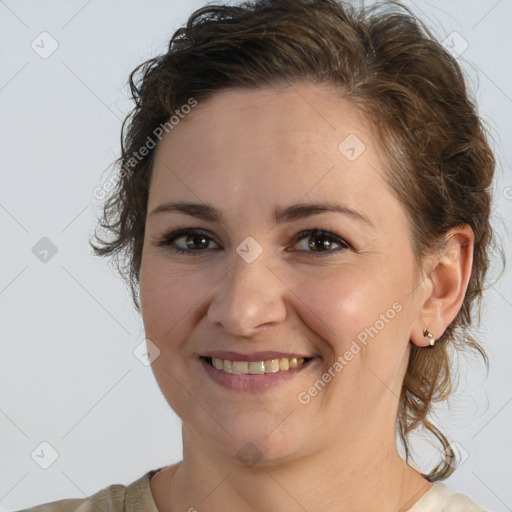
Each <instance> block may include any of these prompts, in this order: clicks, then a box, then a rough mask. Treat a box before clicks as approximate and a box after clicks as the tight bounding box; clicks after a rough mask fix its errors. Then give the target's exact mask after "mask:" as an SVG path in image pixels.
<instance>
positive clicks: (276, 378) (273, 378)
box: [199, 357, 313, 391]
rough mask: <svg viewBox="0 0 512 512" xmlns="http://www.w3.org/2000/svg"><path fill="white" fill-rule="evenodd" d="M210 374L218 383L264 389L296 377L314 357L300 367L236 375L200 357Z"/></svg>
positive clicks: (243, 388)
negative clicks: (219, 368)
mask: <svg viewBox="0 0 512 512" xmlns="http://www.w3.org/2000/svg"><path fill="white" fill-rule="evenodd" d="M199 361H200V363H201V365H202V366H203V368H204V369H205V371H206V373H207V374H208V376H209V377H210V378H211V379H212V380H213V381H215V382H216V383H217V384H219V385H221V386H223V387H225V388H228V389H238V390H240V391H264V390H265V389H268V388H272V387H274V386H277V385H279V384H282V383H284V382H287V381H289V380H291V379H293V378H295V377H296V376H297V375H298V374H299V373H301V372H302V371H304V370H305V369H307V368H308V367H309V366H310V364H311V363H312V362H313V359H310V360H308V361H306V362H305V363H304V364H303V365H302V366H301V367H300V368H294V369H290V370H286V371H280V372H276V373H264V374H262V375H249V374H245V375H236V374H234V373H227V372H224V371H222V370H217V369H216V368H214V367H213V366H211V365H210V363H208V362H207V361H206V359H204V358H202V357H201V358H200V359H199Z"/></svg>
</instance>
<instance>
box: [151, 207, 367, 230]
mask: <svg viewBox="0 0 512 512" xmlns="http://www.w3.org/2000/svg"><path fill="white" fill-rule="evenodd" d="M164 212H178V213H184V214H186V215H190V216H192V217H197V218H199V219H202V220H206V221H210V222H218V223H221V224H224V223H225V221H224V216H223V215H222V213H221V211H220V210H218V209H217V208H214V207H213V206H210V205H208V204H203V203H186V202H174V203H163V204H161V205H159V206H157V207H156V208H154V209H153V210H152V211H151V213H150V214H149V215H150V216H153V215H156V214H158V213H164ZM325 212H334V213H342V214H344V215H348V216H350V217H352V218H353V219H355V220H358V221H361V222H364V223H366V224H368V225H369V226H372V227H374V226H373V223H372V221H371V220H370V219H369V218H368V217H367V216H366V215H364V214H363V213H361V212H358V211H357V210H353V209H351V208H348V207H346V206H343V205H340V204H337V203H330V202H328V203H321V204H318V203H297V204H293V205H291V206H286V207H282V208H276V209H275V210H274V212H273V219H274V221H275V222H276V223H282V222H291V221H294V220H301V219H305V218H307V217H311V216H312V215H316V214H319V213H325Z"/></svg>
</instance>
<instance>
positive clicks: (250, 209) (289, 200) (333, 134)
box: [140, 85, 421, 464]
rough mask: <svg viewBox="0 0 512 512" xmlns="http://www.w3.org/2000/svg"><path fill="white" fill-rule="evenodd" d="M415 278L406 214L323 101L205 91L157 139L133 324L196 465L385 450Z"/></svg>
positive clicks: (344, 120) (333, 103)
mask: <svg viewBox="0 0 512 512" xmlns="http://www.w3.org/2000/svg"><path fill="white" fill-rule="evenodd" d="M176 203H179V204H180V205H181V206H177V205H176ZM173 204H174V206H173ZM299 205H300V206H299ZM312 205H317V206H315V207H313V206H312ZM315 229H317V230H319V232H316V233H314V232H313V230H315ZM178 230H182V231H180V232H179V234H177V235H176V232H177V231H178ZM189 230H190V231H189ZM179 251H184V252H179ZM415 275H416V274H415V267H414V259H413V251H412V246H411V242H410V230H409V227H408V219H407V216H406V213H405V211H404V209H403V207H402V205H401V204H400V202H399V201H398V200H397V199H396V198H395V196H394V195H393V193H392V191H391V189H390V188H389V186H388V185H387V183H386V182H385V180H384V170H383V166H382V163H381V161H380V159H379V157H378V154H377V148H376V145H375V143H374V142H373V141H372V139H371V137H370V132H369V130H368V127H367V125H366V124H365V120H364V118H363V116H362V115H361V114H360V112H359V111H358V110H357V109H356V108H355V107H354V106H353V105H351V104H350V103H348V102H347V101H345V100H341V99H339V98H337V97H336V95H335V92H334V90H333V89H330V88H328V87H326V86H319V85H298V86H296V87H294V88H288V89H285V90H280V91H277V90H274V89H270V88H268V89H258V90H250V91H249V90H233V89H232V90H226V91H222V92H219V93H217V94H215V95H214V96H212V97H211V98H210V99H208V100H206V101H204V102H202V103H201V102H200V103H199V104H198V105H197V107H195V108H194V109H193V110H192V112H191V113H190V114H188V116H187V117H185V118H184V119H181V120H180V122H179V124H177V125H176V126H174V128H173V129H172V131H170V132H169V133H168V134H166V135H165V136H164V137H163V139H162V141H161V142H160V144H159V146H158V151H157V155H156V160H155V164H154V173H153V177H152V182H151V186H150V194H149V204H148V216H147V224H146V233H145V239H144V249H143V257H142V265H141V272H140V293H141V305H142V315H143V321H144V326H145V331H146V338H147V339H149V340H150V341H151V343H152V344H154V345H156V346H157V347H158V349H159V350H160V353H159V355H158V357H156V359H155V360H154V361H153V363H152V368H153V371H154V374H155V377H156V379H157V382H158V385H159V386H160V389H161V390H162V393H163V394H164V396H165V398H166V400H167V401H168V403H169V404H170V405H171V407H172V408H173V409H174V410H175V411H176V413H177V414H178V415H179V416H180V417H181V419H182V421H183V426H184V435H185V442H186V443H189V444H190V445H193V446H194V447H195V448H196V449H200V450H202V452H203V453H210V454H212V453H215V454H217V455H218V454H222V455H224V456H228V457H236V456H238V458H239V459H240V460H241V463H242V462H244V461H246V462H247V460H248V459H250V460H256V459H259V458H260V457H261V458H262V459H261V461H260V464H264V463H269V464H271V463H275V461H279V460H281V461H284V460H291V459H293V458H296V457H301V456H306V455H311V454H312V453H319V452H321V451H322V450H331V449H333V448H335V447H338V448H343V447H347V446H348V444H352V443H354V441H355V440H356V439H357V438H358V437H360V438H364V439H365V440H366V443H370V444H372V443H374V444H375V445H376V446H378V445H379V443H381V442H382V439H383V436H384V437H386V438H393V439H394V435H395V418H396V409H397V405H398V397H399V395H400V389H401V384H402V380H403V376H404V373H405V370H406V366H407V360H408V354H409V339H410V335H411V331H412V326H413V324H414V322H417V317H418V311H419V304H420V299H421V297H420V290H421V287H420V288H418V289H415V282H416V281H415ZM150 347H152V345H151V346H150ZM150 352H151V349H150ZM157 353H158V352H157ZM302 359H304V362H302ZM248 363H253V364H248ZM301 363H302V364H301ZM212 364H213V365H214V366H216V367H214V366H212ZM289 366H291V367H294V366H297V367H296V368H290V369H286V368H287V367H289ZM246 372H253V373H249V374H247V373H246ZM254 372H255V373H254ZM258 372H265V373H263V374H258ZM187 449H191V448H190V446H189V447H188V448H187ZM233 460H236V459H233Z"/></svg>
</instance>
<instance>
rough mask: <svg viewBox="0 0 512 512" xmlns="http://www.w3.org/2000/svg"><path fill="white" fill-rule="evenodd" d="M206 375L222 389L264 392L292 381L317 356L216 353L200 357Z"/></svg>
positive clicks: (276, 353) (313, 362) (273, 353)
mask: <svg viewBox="0 0 512 512" xmlns="http://www.w3.org/2000/svg"><path fill="white" fill-rule="evenodd" d="M199 361H200V363H201V365H202V367H203V368H204V370H205V371H206V374H207V375H208V376H209V377H210V379H212V380H213V381H214V382H215V383H217V384H219V385H220V386H222V387H224V388H228V389H231V390H238V391H252V392H257V391H265V390H267V389H270V388H273V387H275V386H277V385H280V384H282V383H285V382H287V381H290V380H292V379H295V378H296V377H297V376H298V375H300V374H302V372H305V371H307V369H308V368H310V367H312V365H314V364H315V362H316V363H318V362H319V358H318V356H310V357H308V356H306V355H303V354H285V353H279V352H259V353H254V354H250V355H242V354H237V353H235V352H215V353H210V354H208V355H202V356H199Z"/></svg>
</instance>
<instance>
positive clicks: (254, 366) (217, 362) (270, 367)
mask: <svg viewBox="0 0 512 512" xmlns="http://www.w3.org/2000/svg"><path fill="white" fill-rule="evenodd" d="M206 360H207V362H208V363H209V364H210V365H211V366H213V367H214V368H215V369H217V370H219V371H222V372H225V373H232V374H235V375H264V374H268V373H278V372H286V371H288V370H294V369H297V368H300V367H301V366H302V365H303V364H304V361H305V359H304V358H303V357H302V358H299V359H298V358H296V357H292V358H290V359H288V358H286V357H281V358H279V359H267V360H265V361H230V360H229V359H219V358H218V357H208V358H206Z"/></svg>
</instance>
